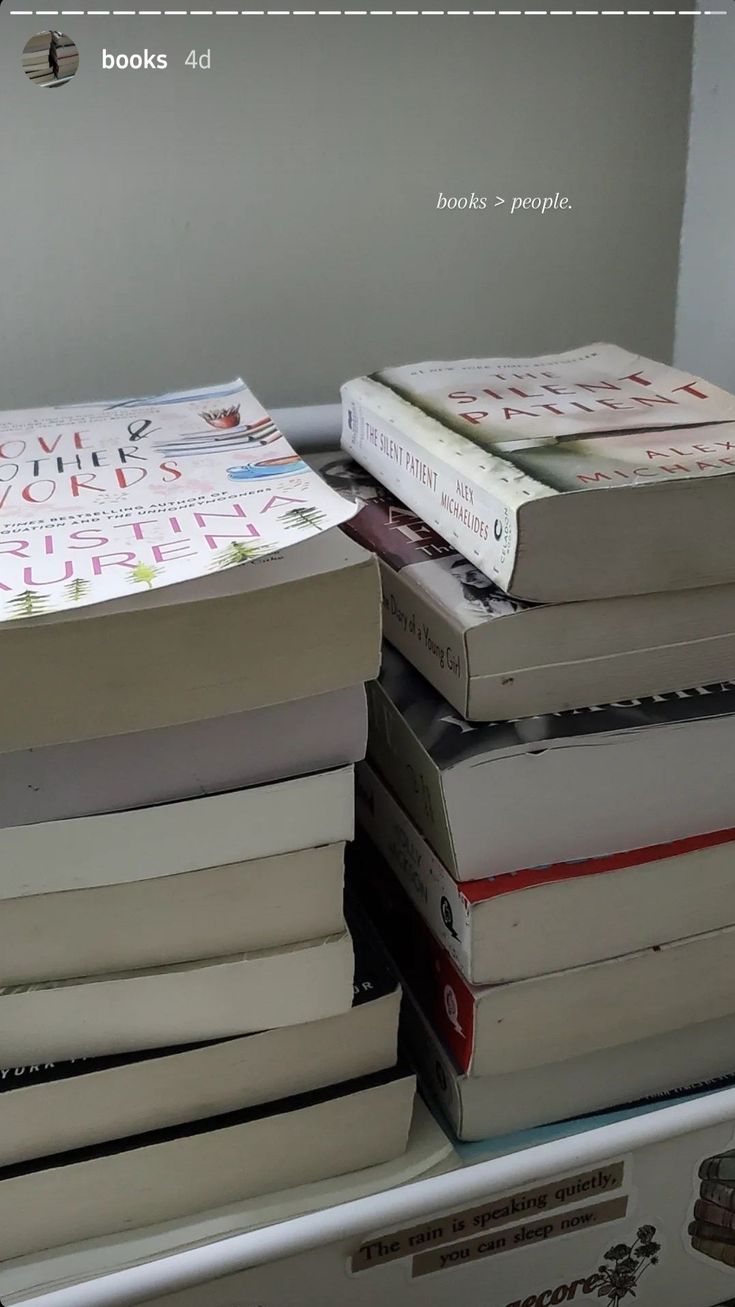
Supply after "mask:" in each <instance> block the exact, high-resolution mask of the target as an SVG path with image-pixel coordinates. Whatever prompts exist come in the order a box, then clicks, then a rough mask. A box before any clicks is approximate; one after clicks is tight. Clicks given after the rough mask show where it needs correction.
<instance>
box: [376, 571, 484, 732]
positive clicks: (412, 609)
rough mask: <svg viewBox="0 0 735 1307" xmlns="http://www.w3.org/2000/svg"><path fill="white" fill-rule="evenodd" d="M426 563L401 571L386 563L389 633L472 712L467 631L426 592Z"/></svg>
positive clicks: (410, 658) (432, 680)
mask: <svg viewBox="0 0 735 1307" xmlns="http://www.w3.org/2000/svg"><path fill="white" fill-rule="evenodd" d="M421 567H422V564H421V563H415V564H414V565H413V567H407V568H405V569H404V570H403V571H401V572H396V571H394V570H393V568H392V567H389V566H388V565H387V564H386V563H383V562H381V564H380V575H381V579H382V582H383V634H384V636H385V638H386V640H389V641H390V643H391V644H392V645H394V646H395V648H396V649H398V650H399V652H400V653H402V654H403V656H404V658H407V659H408V661H409V662H410V663H412V664H413V666H414V667H415V668H416V670H417V671H418V672H421V674H422V676H425V677H426V679H427V681H428V682H429V683H430V684H431V685H433V686H434V689H435V690H438V691H439V693H440V694H441V695H443V696H444V698H445V699H446V700H447V702H448V703H451V704H452V706H453V707H454V708H456V709H457V711H458V712H460V713H461V714H462V716H463V717H466V716H467V709H468V705H469V695H470V668H469V665H468V658H467V646H466V643H465V633H464V630H463V628H462V626H461V625H460V624H459V623H458V622H453V621H452V620H450V618H449V617H446V616H444V615H443V614H442V613H441V612H439V610H438V609H437V608H436V607H435V606H434V605H433V604H432V603H431V602H430V600H429V599H428V597H427V595H426V594H425V593H424V592H423V589H422V587H421V583H420V580H419V575H418V574H419V572H420V569H421ZM414 575H415V580H414Z"/></svg>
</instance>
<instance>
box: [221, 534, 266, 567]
mask: <svg viewBox="0 0 735 1307" xmlns="http://www.w3.org/2000/svg"><path fill="white" fill-rule="evenodd" d="M262 552H263V546H262V545H248V544H245V542H244V540H233V541H232V544H231V545H227V547H226V548H225V549H219V550H218V551H217V553H216V554H215V556H214V562H213V563H212V568H213V569H214V568H217V569H219V568H225V567H238V566H239V564H240V563H248V562H249V561H250V559H251V558H257V557H258V554H262Z"/></svg>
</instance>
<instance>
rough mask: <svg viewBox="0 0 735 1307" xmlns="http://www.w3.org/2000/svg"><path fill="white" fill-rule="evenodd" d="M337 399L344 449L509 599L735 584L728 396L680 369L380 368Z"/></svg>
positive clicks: (625, 357)
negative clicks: (719, 583) (341, 413)
mask: <svg viewBox="0 0 735 1307" xmlns="http://www.w3.org/2000/svg"><path fill="white" fill-rule="evenodd" d="M342 396H343V407H344V424H343V436H342V444H343V446H344V448H345V449H347V450H348V451H349V452H350V453H351V454H352V455H353V457H354V458H356V459H357V461H358V462H360V463H362V464H363V465H364V466H365V467H366V468H368V469H369V470H370V471H371V472H372V473H373V474H374V475H375V476H376V477H377V478H378V480H380V481H382V482H383V484H384V485H386V486H387V487H388V488H389V489H390V490H392V491H393V492H394V493H395V494H396V495H397V496H398V497H399V499H401V500H402V502H403V503H405V504H407V505H408V506H409V507H410V508H412V509H414V511H415V512H417V513H419V514H420V515H421V516H422V517H423V518H424V520H425V521H426V522H428V523H429V525H430V526H433V527H434V528H435V529H436V530H437V531H438V532H439V533H440V535H442V536H443V537H444V539H446V540H448V541H450V542H451V543H452V544H454V545H455V546H456V547H457V549H458V550H459V551H460V552H461V553H462V554H463V555H464V556H465V557H466V558H469V559H472V560H473V561H474V562H476V563H477V565H478V566H479V567H480V568H481V570H482V571H483V572H485V573H487V575H488V576H489V577H491V578H492V579H493V580H494V581H496V582H497V583H498V584H499V585H500V586H501V587H502V589H503V590H505V591H506V592H507V593H508V594H511V595H516V596H519V597H521V598H525V599H533V600H543V601H555V600H557V601H564V600H568V599H590V598H599V597H604V596H606V595H614V594H643V593H648V592H650V591H655V590H670V589H678V588H686V587H689V586H695V585H707V584H714V583H717V582H720V581H728V580H732V579H733V577H735V555H733V552H732V549H731V548H730V547H729V541H730V536H729V532H730V523H731V515H732V508H733V505H735V481H733V479H732V473H733V471H735V396H732V395H730V394H728V393H726V392H725V391H723V390H721V389H719V388H718V387H717V386H714V385H712V384H710V383H709V382H706V381H702V380H701V379H700V378H698V377H696V376H694V375H693V374H692V373H690V372H683V371H678V370H676V369H674V368H670V367H667V366H665V365H664V364H661V363H654V362H652V361H651V360H650V359H646V358H643V357H641V356H640V355H636V354H632V353H629V352H628V351H627V350H624V349H620V348H618V347H617V346H615V345H604V344H593V345H588V346H584V347H582V348H580V349H578V350H572V351H569V352H567V353H564V354H555V355H548V356H545V357H540V358H532V359H507V358H506V359H465V360H462V361H458V362H449V363H447V362H430V363H420V364H415V365H409V366H406V367H391V368H386V369H384V370H383V371H382V372H377V373H374V374H373V375H372V376H370V377H362V378H360V379H359V380H356V381H351V382H348V383H347V385H345V386H344V387H343V390H342ZM587 491H595V492H597V493H595V494H587V493H584V492H587ZM633 491H635V493H633Z"/></svg>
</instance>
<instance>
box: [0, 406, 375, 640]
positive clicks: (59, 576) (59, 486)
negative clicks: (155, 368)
mask: <svg viewBox="0 0 735 1307" xmlns="http://www.w3.org/2000/svg"><path fill="white" fill-rule="evenodd" d="M354 512H355V505H354V504H350V503H348V502H347V501H346V500H345V499H344V498H343V497H341V496H340V495H338V494H337V493H336V492H335V491H333V490H330V488H329V487H328V486H327V485H326V484H325V483H324V482H323V481H322V479H321V478H320V477H319V476H318V475H317V473H316V472H314V470H313V469H312V468H310V467H309V466H307V464H306V463H305V462H304V461H303V459H302V458H301V457H300V456H299V455H298V454H296V453H295V452H294V450H293V449H292V448H291V446H290V444H289V443H288V441H287V440H286V439H285V437H284V436H283V435H282V434H281V432H280V431H279V430H278V428H277V427H276V425H275V423H274V422H273V420H272V419H271V418H270V417H269V416H268V414H267V413H266V412H265V410H264V409H263V408H262V407H261V405H260V404H259V403H258V401H257V399H256V398H255V396H254V395H253V394H252V392H251V391H250V390H249V389H248V387H247V386H246V385H245V383H244V382H243V381H241V380H238V381H234V382H231V383H230V384H229V385H226V386H220V387H210V388H205V389H202V390H193V391H189V392H179V393H174V394H168V395H161V396H157V397H154V398H149V399H140V400H122V401H117V402H111V403H97V404H89V405H83V406H74V405H68V406H64V407H56V408H53V407H52V408H45V409H37V410H17V411H15V412H9V413H5V414H2V415H0V622H2V621H12V620H19V619H21V620H22V619H26V618H35V617H39V616H43V615H45V614H48V613H54V612H59V611H62V610H65V609H70V608H76V607H82V606H85V605H88V604H94V603H98V602H100V601H102V600H108V599H118V598H121V597H122V596H129V595H131V594H134V593H138V592H139V593H146V592H147V591H150V590H153V589H155V588H157V587H159V586H167V585H171V584H172V583H174V582H178V581H187V580H191V579H193V578H195V577H200V576H204V575H206V574H207V573H209V572H212V571H217V570H218V569H224V568H229V567H235V566H237V565H239V564H240V563H245V562H248V561H249V560H251V559H253V558H259V557H261V556H264V555H267V554H271V553H273V552H274V551H276V550H281V549H284V548H286V547H287V546H288V545H291V544H295V543H297V542H298V541H299V540H304V539H306V538H307V537H309V536H312V535H314V534H315V533H317V532H320V531H325V530H327V529H328V528H329V527H332V526H337V525H339V524H340V523H342V522H344V521H346V520H347V519H348V518H349V517H351V516H352V514H353V513H354Z"/></svg>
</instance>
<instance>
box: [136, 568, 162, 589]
mask: <svg viewBox="0 0 735 1307" xmlns="http://www.w3.org/2000/svg"><path fill="white" fill-rule="evenodd" d="M162 571H163V568H161V567H151V565H150V563H136V565H135V567H134V568H133V570H132V572H131V573H130V576H129V577H128V580H129V581H130V584H131V585H147V586H148V589H149V590H152V589H153V582H154V581H155V579H156V577H157V576H159V575H160V573H161V572H162Z"/></svg>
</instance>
